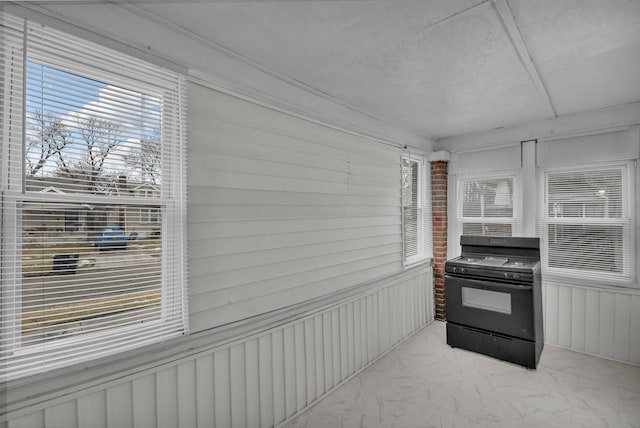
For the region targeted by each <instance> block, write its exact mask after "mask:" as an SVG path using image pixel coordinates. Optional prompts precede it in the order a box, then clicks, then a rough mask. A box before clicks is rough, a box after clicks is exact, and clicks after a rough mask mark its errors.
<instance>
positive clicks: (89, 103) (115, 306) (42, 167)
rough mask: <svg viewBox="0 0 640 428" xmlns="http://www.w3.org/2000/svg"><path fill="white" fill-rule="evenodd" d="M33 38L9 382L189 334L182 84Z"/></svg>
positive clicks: (15, 213)
mask: <svg viewBox="0 0 640 428" xmlns="http://www.w3.org/2000/svg"><path fill="white" fill-rule="evenodd" d="M26 41H27V55H26V60H25V62H24V63H25V64H26V68H25V70H24V73H23V74H14V75H12V76H11V79H12V80H15V81H16V82H20V81H22V82H24V84H25V91H24V93H25V104H24V113H23V114H24V117H25V118H26V120H25V124H24V135H25V136H24V140H22V139H14V140H12V141H11V142H10V144H11V148H10V152H11V154H12V155H11V157H10V167H11V168H14V169H19V170H20V171H22V173H21V180H20V185H17V184H16V183H13V182H12V183H9V185H7V186H5V195H6V197H5V199H4V201H3V215H5V216H8V218H12V219H14V221H13V225H12V227H10V228H9V227H7V228H5V230H4V231H3V240H4V241H5V242H13V243H14V244H13V248H9V247H10V246H11V245H9V246H8V245H6V244H5V245H4V249H5V252H6V251H8V250H9V251H10V250H13V253H14V254H17V256H15V257H14V258H13V259H10V258H8V257H5V258H3V266H2V267H3V271H5V270H6V271H9V272H13V273H14V276H15V281H14V282H13V283H12V284H8V283H3V291H4V290H5V289H6V290H11V291H12V293H13V296H14V298H13V299H11V300H6V299H4V297H3V302H2V304H3V311H7V313H8V314H9V316H7V317H4V318H3V323H4V326H3V327H4V328H3V332H4V333H5V335H4V336H3V345H4V346H3V347H4V348H5V350H6V352H5V353H4V354H3V359H4V361H3V365H2V366H1V367H2V372H0V380H4V379H12V378H18V377H22V376H25V375H29V374H33V373H37V372H39V371H43V370H50V369H52V368H55V367H60V366H65V365H69V364H75V363H78V362H81V361H86V360H89V359H92V358H95V357H99V356H102V355H109V354H113V353H117V352H121V351H123V350H126V349H129V348H133V347H138V346H141V345H144V344H148V343H152V342H154V341H158V340H161V339H164V338H167V337H170V336H173V335H177V334H182V332H184V330H185V315H184V303H185V298H184V295H185V293H184V291H183V286H184V284H185V283H184V278H185V275H186V273H185V272H184V266H183V264H184V254H183V241H184V230H183V223H184V203H185V195H184V194H185V191H184V188H185V180H184V173H185V168H184V157H185V156H184V145H183V140H184V132H185V131H184V99H185V95H184V93H183V91H184V88H183V83H182V81H181V78H180V77H179V76H177V75H174V74H172V73H168V72H166V71H164V70H161V69H158V68H157V67H155V66H151V65H149V64H146V63H143V62H140V61H137V60H133V59H131V58H128V57H125V56H123V55H120V54H118V53H116V52H112V51H110V50H108V49H104V48H102V47H99V46H97V45H93V44H90V43H86V42H83V41H81V40H78V39H76V38H74V37H71V36H67V35H64V34H63V33H60V32H58V31H55V30H52V29H49V28H45V27H42V26H40V25H37V24H31V23H29V25H28V31H27V33H26ZM11 110H12V112H13V113H15V114H18V113H19V112H18V110H21V107H20V105H18V104H17V103H16V105H15V106H14V105H12V106H11ZM5 117H6V115H5ZM17 154H20V155H17ZM3 296H4V295H3Z"/></svg>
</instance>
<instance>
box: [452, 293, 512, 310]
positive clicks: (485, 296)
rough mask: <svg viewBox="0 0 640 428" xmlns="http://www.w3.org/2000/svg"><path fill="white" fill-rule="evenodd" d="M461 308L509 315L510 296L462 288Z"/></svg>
mask: <svg viewBox="0 0 640 428" xmlns="http://www.w3.org/2000/svg"><path fill="white" fill-rule="evenodd" d="M462 306H467V307H469V308H477V309H484V310H487V311H493V312H500V313H501V314H508V315H510V314H511V294H509V293H501V292H499V291H491V290H482V289H480V288H469V287H462Z"/></svg>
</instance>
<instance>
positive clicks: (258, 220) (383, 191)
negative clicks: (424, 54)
mask: <svg viewBox="0 0 640 428" xmlns="http://www.w3.org/2000/svg"><path fill="white" fill-rule="evenodd" d="M188 138H189V141H188V158H189V160H188V186H187V188H188V198H187V200H188V207H187V217H188V224H187V231H188V245H187V246H188V268H189V287H188V291H189V324H190V336H187V337H185V338H183V339H181V340H174V341H170V342H167V343H163V344H158V345H156V346H150V347H148V348H147V349H145V350H144V352H140V351H139V352H138V353H135V352H131V353H129V354H126V355H118V356H115V357H113V358H110V359H107V360H101V361H99V362H90V363H88V364H86V365H85V366H84V367H83V368H82V369H80V368H79V367H71V368H67V369H64V370H62V371H60V372H55V373H47V374H44V375H43V376H41V377H36V378H33V379H29V380H26V381H22V382H20V383H17V384H16V385H15V386H12V387H11V389H10V390H9V391H8V393H7V395H6V397H3V396H0V401H2V400H5V399H6V404H7V409H8V414H5V415H3V414H2V410H0V428H5V426H8V427H11V428H13V427H41V426H42V427H47V428H52V427H64V428H73V427H82V428H84V427H93V426H95V427H114V428H122V427H145V426H148V427H153V426H166V427H172V428H173V427H176V426H185V427H192V426H202V427H212V426H218V427H228V426H238V427H244V426H274V425H275V424H278V423H280V422H282V421H284V420H285V419H286V418H288V417H290V416H292V415H294V414H296V413H297V412H299V411H302V410H304V409H305V408H307V407H308V406H310V405H312V404H313V403H315V402H316V401H317V400H318V399H319V398H320V397H322V396H323V395H325V394H327V393H328V392H330V391H332V390H333V389H335V387H336V386H337V385H339V384H340V383H341V382H343V381H345V380H346V379H348V378H349V377H350V376H352V375H353V374H355V373H357V372H358V371H360V370H362V369H363V368H364V367H366V366H367V365H368V364H370V363H371V362H372V361H374V360H375V359H377V358H378V357H379V356H380V355H382V354H384V353H385V352H386V351H388V350H389V349H391V348H392V347H393V346H395V345H396V344H397V343H399V342H400V341H401V340H403V339H404V338H406V337H407V336H408V335H410V334H412V333H413V332H415V331H416V330H417V329H419V328H421V327H423V326H424V325H426V324H427V323H428V322H429V321H431V320H432V319H433V313H432V310H433V290H432V277H433V274H432V270H431V267H430V265H429V264H428V263H427V264H422V265H420V266H416V267H414V268H411V269H404V268H403V263H402V229H401V206H400V204H401V200H400V159H401V154H402V153H401V150H400V149H399V148H397V147H394V146H390V145H387V144H384V143H383V142H381V141H377V140H374V139H371V138H369V137H364V136H360V135H356V134H354V133H350V132H346V131H342V130H338V129H335V128H332V127H329V126H325V125H321V124H319V123H316V122H313V121H309V120H305V119H302V118H300V117H297V116H292V115H290V114H285V113H283V112H281V111H278V110H274V109H272V108H268V107H265V106H262V105H259V104H256V103H254V102H250V101H247V100H245V99H241V98H238V97H236V96H231V95H229V94H226V93H222V92H220V91H217V90H213V89H209V88H206V87H204V86H201V85H199V84H193V83H192V84H190V86H189V121H188ZM0 392H2V391H0ZM3 404H4V403H3Z"/></svg>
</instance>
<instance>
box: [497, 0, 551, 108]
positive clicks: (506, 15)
mask: <svg viewBox="0 0 640 428" xmlns="http://www.w3.org/2000/svg"><path fill="white" fill-rule="evenodd" d="M492 3H493V6H494V8H495V10H496V12H497V14H498V17H499V18H500V22H502V25H503V27H504V29H505V31H506V32H507V35H508V36H509V40H510V41H511V44H512V45H513V48H514V49H515V51H516V53H517V54H518V57H519V58H520V61H521V62H522V65H523V66H524V68H525V69H526V70H527V73H529V77H530V78H531V80H532V82H533V84H534V86H535V87H536V90H537V91H538V94H539V95H540V97H541V99H542V102H543V103H544V107H545V110H546V111H547V115H548V116H549V117H550V118H552V119H555V118H556V117H558V115H557V114H556V110H555V108H554V107H553V103H552V102H551V97H550V96H549V93H548V92H547V89H546V87H545V85H544V82H543V81H542V77H541V76H540V73H539V72H538V69H537V67H536V65H535V63H534V61H533V58H532V57H531V53H530V52H529V49H528V48H527V44H526V43H525V41H524V39H523V38H522V33H521V32H520V28H519V27H518V23H517V22H516V20H515V18H514V16H513V12H511V8H510V7H509V4H508V0H493V1H492Z"/></svg>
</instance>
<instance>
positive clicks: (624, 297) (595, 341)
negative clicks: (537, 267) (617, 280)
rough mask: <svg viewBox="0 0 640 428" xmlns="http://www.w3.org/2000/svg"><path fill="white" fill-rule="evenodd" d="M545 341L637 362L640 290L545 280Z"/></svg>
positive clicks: (638, 352)
mask: <svg viewBox="0 0 640 428" xmlns="http://www.w3.org/2000/svg"><path fill="white" fill-rule="evenodd" d="M542 291H543V294H544V297H543V298H544V306H543V307H544V322H545V325H544V330H545V342H546V343H548V344H551V345H556V346H561V347H563V348H567V349H572V350H575V351H579V352H584V353H587V354H592V355H597V356H601V357H605V358H610V359H613V360H618V361H623V362H627V363H631V364H636V365H640V290H624V289H617V290H616V289H600V288H593V287H591V288H590V287H581V286H575V285H567V284H558V283H552V282H544V283H543V288H542Z"/></svg>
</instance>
